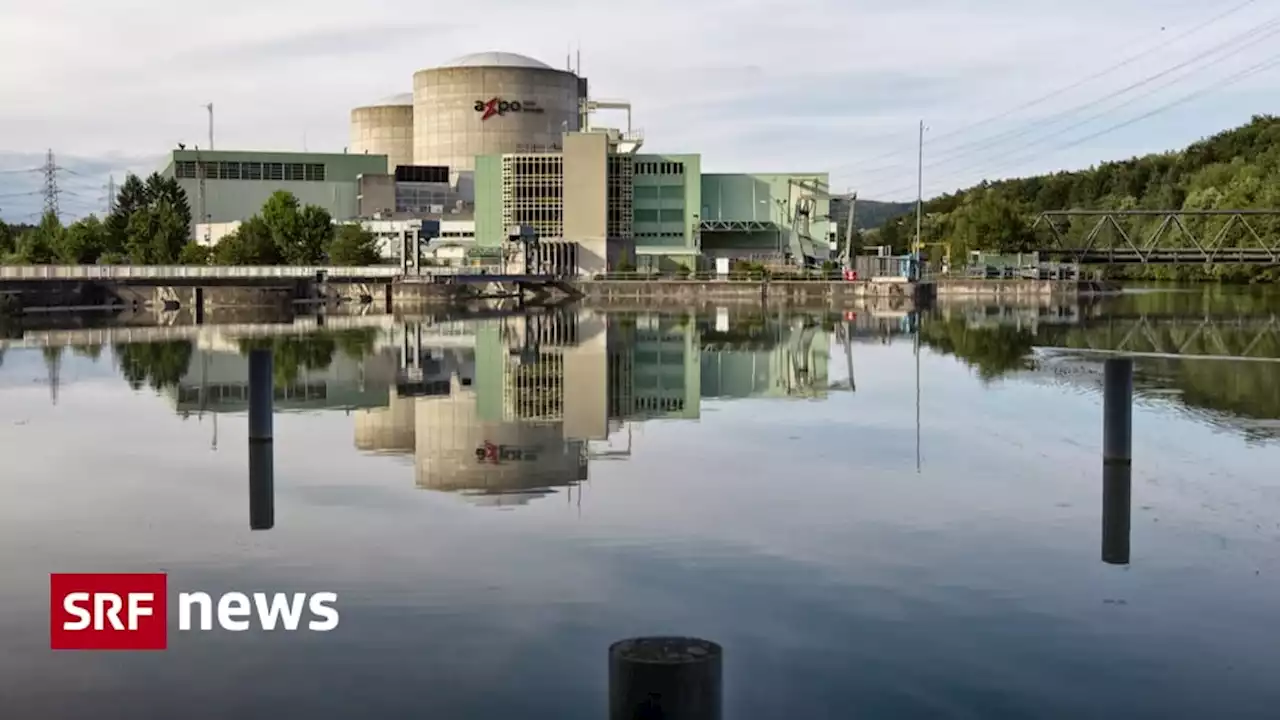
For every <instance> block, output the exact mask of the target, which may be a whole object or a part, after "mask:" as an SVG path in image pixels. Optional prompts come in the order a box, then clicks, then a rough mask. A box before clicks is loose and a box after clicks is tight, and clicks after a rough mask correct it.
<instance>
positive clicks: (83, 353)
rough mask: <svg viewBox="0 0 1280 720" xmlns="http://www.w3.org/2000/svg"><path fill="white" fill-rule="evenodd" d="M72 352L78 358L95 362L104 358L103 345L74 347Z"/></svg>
mask: <svg viewBox="0 0 1280 720" xmlns="http://www.w3.org/2000/svg"><path fill="white" fill-rule="evenodd" d="M71 352H72V353H73V354H74V355H76V356H77V357H82V358H88V359H90V360H93V361H94V362H97V361H98V358H99V357H101V356H102V346H101V345H72V346H71Z"/></svg>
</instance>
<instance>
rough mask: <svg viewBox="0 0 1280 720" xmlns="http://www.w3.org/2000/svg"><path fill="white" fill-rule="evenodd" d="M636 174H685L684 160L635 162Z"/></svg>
mask: <svg viewBox="0 0 1280 720" xmlns="http://www.w3.org/2000/svg"><path fill="white" fill-rule="evenodd" d="M635 168H636V170H635V173H636V175H683V174H684V163H682V162H638V163H636V164H635Z"/></svg>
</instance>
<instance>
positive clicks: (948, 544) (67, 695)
mask: <svg viewBox="0 0 1280 720" xmlns="http://www.w3.org/2000/svg"><path fill="white" fill-rule="evenodd" d="M838 352H839V354H837V355H835V356H834V357H833V358H832V362H831V363H830V368H831V375H832V378H831V380H832V381H838V380H840V379H842V378H843V375H844V372H845V371H844V368H845V364H844V358H843V353H842V348H841V349H839V351H838ZM854 353H855V355H854V366H855V372H856V374H857V380H858V383H857V385H858V392H857V393H856V394H852V395H851V394H848V393H836V394H832V395H831V396H830V397H829V398H828V399H827V400H825V401H807V402H776V401H762V400H751V399H748V400H739V401H735V402H716V401H707V402H706V403H704V405H703V410H704V412H703V415H702V418H701V420H700V421H697V422H669V423H650V424H644V425H642V426H641V427H640V428H639V429H638V430H637V432H636V436H635V440H634V452H633V456H632V457H631V459H630V460H628V461H625V462H613V463H595V464H593V467H592V479H591V481H590V482H589V483H588V484H587V485H586V486H585V488H584V492H583V497H582V501H581V508H579V507H577V506H576V504H570V503H566V502H554V501H552V502H540V503H534V504H532V505H529V506H527V507H524V508H522V509H521V510H520V512H514V513H495V512H493V511H492V510H491V509H489V508H477V507H472V506H470V505H468V504H466V503H459V502H456V501H455V500H453V499H452V498H451V497H450V496H447V495H442V494H436V493H423V492H420V491H417V490H416V489H415V488H414V484H413V480H412V474H411V472H409V471H408V469H407V465H406V463H405V461H404V460H403V459H401V458H395V457H383V456H369V455H362V454H360V453H358V452H357V451H356V450H355V449H354V448H353V447H352V421H351V419H350V418H349V417H347V416H345V415H343V414H342V413H309V414H298V415H285V416H280V417H278V418H277V420H276V529H274V530H272V531H270V532H266V533H251V532H250V531H249V530H248V508H247V479H246V473H245V470H246V467H247V452H246V448H245V445H246V443H245V438H246V427H245V420H244V417H243V416H242V415H224V416H222V418H221V419H220V425H219V436H220V437H219V450H218V451H217V452H213V451H211V450H210V449H209V442H210V428H209V421H208V420H207V419H206V421H205V422H204V423H203V424H201V423H200V422H199V421H198V420H197V419H196V418H194V417H192V418H188V419H186V420H181V419H179V418H178V417H176V416H175V415H174V414H173V412H172V408H171V406H170V404H169V401H168V400H166V399H163V398H160V397H157V396H155V395H154V394H153V393H151V392H149V391H142V392H139V393H133V392H132V391H130V390H129V389H128V387H127V385H126V384H125V383H124V381H123V380H121V379H119V378H118V376H117V377H116V378H115V379H114V380H101V381H93V382H90V381H88V380H87V379H86V380H85V381H82V382H74V383H71V384H69V385H67V386H65V387H64V388H63V391H62V393H61V394H60V400H59V404H58V406H57V407H53V406H51V405H50V404H49V402H48V389H47V388H46V387H44V386H43V385H42V384H36V383H28V384H26V385H22V384H15V385H9V386H6V387H4V388H3V390H0V429H3V432H0V457H3V458H4V459H5V461H4V465H3V467H4V473H3V481H2V482H3V484H2V485H0V488H3V493H4V498H3V502H2V503H0V567H2V568H4V569H5V572H6V582H5V583H3V584H0V636H3V637H5V638H6V642H5V643H4V644H3V646H2V647H0V678H3V679H0V696H3V697H7V698H9V701H10V705H9V707H13V708H16V709H17V710H18V712H17V713H16V714H15V715H14V717H41V718H57V717H84V716H87V715H88V714H89V711H88V709H89V708H90V707H92V709H93V713H94V717H100V718H115V717H120V718H124V717H135V716H138V715H144V716H155V715H173V716H182V717H191V718H198V717H210V718H213V717H228V716H234V717H238V718H257V717H263V718H266V717H273V718H278V717H283V716H295V715H296V716H310V717H315V718H337V717H373V716H378V715H379V714H388V715H393V716H397V717H398V716H405V715H410V714H412V715H413V716H422V717H428V716H431V717H464V716H465V717H480V716H500V715H510V714H511V713H512V712H514V711H518V712H520V714H521V715H522V716H526V717H548V718H551V717H554V718H588V717H598V716H599V715H600V713H601V712H602V708H603V707H604V704H603V702H604V688H605V684H606V677H605V668H604V653H605V648H606V647H607V645H608V643H609V642H611V641H612V640H615V639H617V638H619V637H623V636H627V635H633V634H640V633H657V632H688V633H695V634H701V635H704V636H708V637H711V638H713V639H716V640H718V641H720V642H722V643H723V644H724V645H725V646H726V648H727V655H726V668H725V670H726V678H727V679H726V695H727V698H726V699H727V707H726V713H725V715H726V717H752V718H793V717H806V718H826V717H848V716H849V708H850V707H857V708H858V710H859V711H860V713H864V714H866V715H867V716H869V717H886V716H888V717H908V716H910V717H922V716H940V715H941V716H959V717H996V716H998V717H1025V716H1030V715H1043V714H1046V713H1050V712H1055V713H1059V714H1060V716H1061V717H1100V716H1103V717H1110V716H1115V717H1121V716H1126V717H1135V716H1141V717H1227V716H1229V717H1271V716H1272V713H1273V710H1274V707H1275V706H1276V703H1277V702H1280V690H1277V689H1272V688H1273V687H1274V683H1273V682H1272V677H1273V674H1274V667H1275V663H1276V661H1277V659H1280V657H1278V652H1280V651H1277V650H1276V649H1275V647H1274V642H1273V640H1272V638H1271V637H1270V635H1269V634H1268V633H1267V632H1264V631H1260V629H1261V628H1267V627H1270V625H1272V624H1274V597H1276V594H1277V592H1280V553H1277V552H1276V549H1277V543H1278V542H1280V525H1278V524H1277V520H1276V517H1277V516H1278V515H1280V512H1277V511H1278V510H1280V479H1278V478H1277V477H1276V475H1275V473H1274V472H1273V469H1274V468H1275V467H1276V464H1277V461H1280V449H1277V448H1274V447H1249V446H1247V445H1246V444H1245V443H1244V442H1243V441H1242V440H1241V439H1240V438H1239V437H1237V436H1233V435H1229V434H1217V433H1215V432H1213V431H1212V430H1211V429H1209V428H1207V427H1205V426H1203V425H1198V424H1195V423H1193V422H1190V421H1189V420H1188V419H1187V418H1185V417H1183V416H1181V415H1179V414H1177V413H1175V412H1171V411H1168V410H1165V409H1161V408H1151V407H1140V408H1138V409H1137V410H1136V411H1135V417H1134V432H1135V437H1134V458H1135V480H1134V491H1133V497H1134V520H1133V542H1132V545H1133V562H1134V564H1133V565H1132V566H1130V567H1128V568H1113V567H1107V566H1104V565H1103V564H1102V563H1101V562H1100V559H1099V552H1100V528H1099V514H1100V508H1099V505H1098V503H1099V499H1100V496H1101V488H1100V482H1099V475H1100V460H1099V457H1098V447H1099V444H1100V441H1101V406H1100V402H1101V400H1100V398H1099V397H1097V396H1093V395H1081V394H1077V393H1073V392H1069V391H1066V390H1063V389H1059V388H1054V387H1048V386H1037V385H1030V384H1026V383H1019V382H1004V383H1002V382H995V383H991V384H990V385H986V386H984V385H983V384H981V383H980V382H979V381H978V380H977V379H976V378H975V377H974V375H973V373H972V371H971V370H970V369H969V368H967V367H966V366H965V365H964V364H963V363H961V362H960V361H958V360H955V359H954V358H949V357H939V356H935V355H932V354H929V353H927V352H926V354H925V356H924V357H923V358H922V361H921V378H922V383H921V385H922V394H921V417H922V429H921V438H922V443H923V447H922V455H923V467H922V472H921V473H919V474H917V473H916V469H915V413H916V410H915V374H914V363H913V358H912V355H911V344H910V342H896V343H894V344H893V345H890V346H881V345H870V344H869V345H855V346H854ZM11 355H12V354H11ZM35 357H36V358H37V362H36V364H35V366H34V367H35V368H37V369H40V370H42V368H43V363H42V360H40V359H39V353H35ZM84 362H85V361H83V360H73V359H71V358H67V359H66V361H65V362H64V365H63V373H64V374H63V377H64V378H66V377H67V376H68V375H74V376H78V377H85V378H87V377H88V372H89V371H87V370H86V371H84V374H83V375H77V374H78V373H81V371H80V370H79V369H77V368H78V367H79V366H80V365H81V364H83V363H84ZM21 367H25V365H23V366H21ZM103 367H106V368H109V367H110V361H109V358H107V357H106V356H105V354H104V357H103V359H102V360H101V361H99V368H98V369H101V368H103ZM23 372H26V371H25V370H24V371H23ZM95 372H96V370H95ZM10 374H11V366H10V365H9V358H6V364H5V368H4V369H3V370H0V377H5V376H8V375H10ZM28 374H30V373H28ZM38 376H40V375H33V377H38ZM18 420H25V424H22V425H16V424H15V421H18ZM156 569H165V570H168V571H169V572H171V573H172V578H171V586H173V587H174V588H175V589H176V588H184V589H190V588H196V587H199V588H200V589H206V590H211V591H218V590H227V589H233V588H234V589H239V590H255V589H269V590H281V591H293V590H297V591H307V590H320V589H325V590H335V591H337V592H338V593H339V596H340V599H341V600H340V609H341V611H342V625H341V626H340V627H339V629H338V630H337V631H335V632H333V633H331V634H329V635H325V636H312V637H306V636H292V637H291V636H288V635H275V636H262V635H251V634H245V635H231V634H222V635H209V636H199V635H195V636H176V637H174V638H173V650H171V651H170V652H168V653H165V654H156V655H141V654H140V655H118V654H113V655H101V654H93V653H83V654H75V653H72V654H51V653H49V652H48V651H47V649H46V648H47V633H46V630H45V623H46V622H47V597H46V593H47V577H46V573H47V572H49V571H50V570H106V571H126V570H156ZM90 703H92V705H91V704H90ZM1050 708H1051V709H1052V710H1050Z"/></svg>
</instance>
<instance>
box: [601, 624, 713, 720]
mask: <svg viewBox="0 0 1280 720" xmlns="http://www.w3.org/2000/svg"><path fill="white" fill-rule="evenodd" d="M723 656H724V651H723V650H722V649H721V647H720V646H719V645H717V644H716V643H713V642H711V641H709V640H701V639H698V638H689V637H647V638H631V639H629V640H620V641H618V642H616V643H614V644H613V645H610V646H609V720H720V718H721V706H722V704H723V691H722V676H721V672H722V671H721V662H722V659H723Z"/></svg>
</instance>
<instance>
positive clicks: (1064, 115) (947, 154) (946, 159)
mask: <svg viewBox="0 0 1280 720" xmlns="http://www.w3.org/2000/svg"><path fill="white" fill-rule="evenodd" d="M1277 32H1280V16H1277V17H1274V18H1272V19H1270V20H1268V21H1266V22H1264V23H1262V24H1261V25H1257V26H1255V27H1253V28H1252V29H1250V30H1248V31H1246V32H1244V33H1241V34H1239V35H1236V36H1233V37H1231V38H1228V39H1227V40H1225V41H1223V42H1221V43H1219V44H1217V45H1214V46H1213V47H1211V48H1209V49H1208V50H1205V51H1203V52H1201V53H1199V54H1197V55H1195V56H1193V57H1191V58H1189V59H1187V60H1184V61H1182V62H1180V63H1178V64H1177V65H1174V66H1172V67H1169V68H1165V69H1164V70H1161V71H1160V72H1157V73H1155V74H1153V75H1149V76H1147V77H1145V78H1143V79H1142V80H1139V81H1137V82H1135V83H1132V84H1130V85H1127V86H1125V87H1123V88H1120V89H1118V90H1113V91H1111V92H1109V93H1107V94H1106V95H1103V96H1102V97H1100V98H1097V99H1095V100H1091V101H1089V102H1085V103H1082V104H1080V105H1077V106H1075V107H1072V108H1068V109H1066V110H1062V111H1059V112H1057V113H1054V114H1053V115H1050V116H1049V117H1047V118H1044V119H1041V120H1037V121H1033V122H1031V123H1029V124H1027V125H1026V126H1025V127H1022V128H1020V129H1017V128H1015V129H1011V130H1006V131H1004V132H1002V133H998V134H996V135H993V136H990V137H988V138H986V139H980V140H973V141H970V142H967V143H964V144H962V145H958V146H956V147H953V148H950V149H948V150H944V151H942V152H941V153H939V154H938V155H937V156H935V157H934V159H933V162H931V163H930V167H934V168H937V167H942V166H945V165H949V164H951V163H954V162H955V161H956V160H958V159H961V158H964V157H969V156H971V155H973V154H974V153H976V152H980V151H983V150H987V149H990V148H992V147H994V146H997V145H1001V144H1003V143H1005V142H1007V141H1009V140H1013V139H1016V138H1019V137H1023V136H1026V135H1028V134H1030V133H1034V132H1035V131H1037V130H1040V129H1043V128H1044V127H1045V126H1046V125H1052V124H1055V123H1058V122H1060V121H1062V120H1067V119H1070V118H1071V116H1073V115H1076V114H1077V113H1080V112H1082V111H1085V110H1088V109H1090V108H1092V107H1094V106H1097V105H1101V104H1103V103H1105V102H1107V101H1108V100H1113V99H1115V98H1117V97H1121V96H1123V95H1125V94H1127V93H1129V92H1132V91H1133V90H1136V89H1138V88H1141V87H1143V86H1145V85H1148V84H1150V83H1152V82H1155V81H1157V80H1160V79H1161V78H1164V77H1167V76H1169V75H1171V74H1173V73H1176V72H1177V71H1179V70H1182V69H1185V68H1187V67H1189V66H1192V65H1194V64H1195V63H1197V62H1200V61H1202V60H1204V59H1206V58H1209V57H1211V56H1213V55H1216V54H1218V53H1220V52H1222V51H1224V50H1227V51H1229V52H1228V53H1227V55H1226V56H1224V57H1230V56H1232V55H1235V54H1237V53H1239V52H1240V51H1242V50H1243V49H1245V48H1248V47H1250V46H1252V45H1255V44H1257V43H1258V42H1260V41H1261V40H1265V39H1266V38H1268V37H1271V36H1273V35H1275V34H1276V33H1277ZM1255 35H1257V36H1258V37H1254V38H1253V39H1252V40H1249V38H1250V37H1252V36H1255ZM1246 40H1248V42H1245V41H1246ZM1241 42H1245V44H1244V45H1240V43H1241ZM1221 59H1222V58H1219V59H1218V60H1215V61H1214V62H1218V61H1220V60H1221ZM901 167H902V165H900V164H899V165H886V166H882V167H879V168H872V169H870V170H864V171H863V172H864V173H866V174H875V173H877V172H883V171H885V170H892V169H897V168H901Z"/></svg>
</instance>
